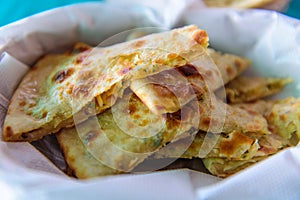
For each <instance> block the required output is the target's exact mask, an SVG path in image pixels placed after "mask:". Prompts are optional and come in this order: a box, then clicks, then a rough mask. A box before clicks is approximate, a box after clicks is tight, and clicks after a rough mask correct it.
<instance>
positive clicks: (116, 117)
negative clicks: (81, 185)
mask: <svg viewBox="0 0 300 200" xmlns="http://www.w3.org/2000/svg"><path fill="white" fill-rule="evenodd" d="M193 104H194V102H190V103H188V104H187V105H186V106H185V107H184V108H182V109H181V111H180V112H181V113H178V114H176V115H175V114H174V115H155V114H153V113H152V112H151V111H150V110H149V109H148V108H147V106H145V105H144V104H143V103H142V102H141V101H140V100H139V99H138V98H137V96H136V95H134V94H133V93H132V92H130V91H129V90H127V91H126V94H124V97H123V98H121V99H119V100H118V101H117V103H116V104H115V105H113V106H112V107H111V108H110V109H108V110H106V111H105V112H103V113H101V114H98V115H97V117H95V118H89V119H88V120H86V121H85V122H83V123H81V124H79V125H78V126H76V127H73V128H66V129H62V130H61V131H59V133H58V142H59V144H60V146H61V147H62V151H63V153H64V156H65V158H66V161H67V163H68V165H69V167H70V168H71V169H73V171H74V172H75V174H81V175H80V177H85V175H82V174H89V175H88V176H90V175H92V174H94V175H95V176H96V175H98V174H99V173H101V174H103V175H105V174H106V173H108V174H111V173H114V172H129V171H131V170H132V169H133V168H134V167H136V166H137V165H138V164H139V163H141V162H142V161H144V160H145V159H146V158H147V157H148V156H150V155H151V154H153V152H156V151H158V150H159V149H161V148H162V147H163V146H164V145H166V144H167V143H168V142H171V141H176V140H178V139H179V138H182V137H187V136H192V135H195V134H196V132H197V131H196V130H197V129H196V128H197V125H198V121H197V115H198V114H199V113H197V112H196V109H195V106H194V105H193ZM178 115H179V116H183V118H180V117H179V118H178ZM71 137H72V138H73V139H70V138H71ZM74 138H76V139H74ZM79 140H80V142H79ZM74 145H75V146H78V149H76V147H74ZM71 146H72V147H71ZM83 151H84V152H85V153H83ZM77 152H78V153H77ZM86 152H88V154H89V155H90V156H91V157H92V158H90V159H87V158H86V157H84V156H83V154H86ZM76 154H78V157H77V158H76V159H77V160H84V162H85V164H82V163H81V162H77V161H76V162H75V161H73V160H72V157H73V155H76ZM94 160H97V161H98V162H99V163H100V164H99V165H97V166H98V168H99V169H98V171H97V173H96V174H95V172H96V171H94V170H91V171H89V169H87V166H88V164H87V163H89V162H91V165H92V166H94V165H95V164H93V163H95V161H94ZM107 168H112V170H107ZM92 169H93V168H92Z"/></svg>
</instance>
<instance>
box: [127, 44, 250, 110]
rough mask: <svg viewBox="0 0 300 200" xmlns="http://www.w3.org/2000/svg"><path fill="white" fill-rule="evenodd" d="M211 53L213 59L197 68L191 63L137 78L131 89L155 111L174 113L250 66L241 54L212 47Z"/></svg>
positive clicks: (209, 54)
mask: <svg viewBox="0 0 300 200" xmlns="http://www.w3.org/2000/svg"><path fill="white" fill-rule="evenodd" d="M207 52H208V55H206V56H209V57H210V58H212V62H210V63H209V62H207V63H206V64H205V65H203V66H201V65H198V66H197V67H195V66H193V65H192V64H188V65H185V66H180V67H178V68H176V69H171V70H168V71H164V73H159V74H155V75H152V76H148V77H146V78H143V79H136V80H133V81H132V82H131V84H130V88H131V89H132V90H133V91H134V93H135V94H136V95H137V96H138V97H139V98H140V99H141V100H142V101H143V102H144V103H145V104H146V105H147V106H148V108H149V109H150V110H151V111H152V112H154V113H157V114H162V113H172V112H176V111H178V110H179V109H180V107H181V106H183V105H185V104H186V103H188V102H189V101H191V100H192V99H193V98H196V96H201V95H202V94H204V93H206V92H209V91H214V90H216V89H218V88H220V87H221V86H223V85H224V84H226V83H228V82H229V81H231V80H232V79H234V78H235V77H237V76H238V75H239V74H241V73H242V72H243V71H244V70H245V69H246V68H247V67H248V66H249V65H250V62H249V60H248V59H246V58H243V57H239V56H237V55H233V54H225V53H221V52H218V51H215V50H214V49H211V48H209V49H208V50H207ZM206 60H209V59H208V58H207V59H206ZM206 87H210V88H208V89H207V88H206Z"/></svg>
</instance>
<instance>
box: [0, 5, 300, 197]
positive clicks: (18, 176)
mask: <svg viewBox="0 0 300 200" xmlns="http://www.w3.org/2000/svg"><path fill="white" fill-rule="evenodd" d="M118 2H119V1H118ZM122 2H126V5H124V4H123V3H116V1H114V2H113V4H106V3H87V4H80V5H73V6H68V7H63V8H59V9H55V10H51V11H48V12H46V13H42V14H39V15H36V16H33V17H30V18H27V19H25V20H22V21H20V22H17V23H15V24H12V25H9V26H6V27H2V28H0V54H2V53H3V52H8V53H9V54H8V53H5V54H3V55H4V56H3V57H2V58H1V60H0V77H1V79H0V83H1V85H0V94H1V95H0V114H1V115H0V122H1V123H0V124H2V123H3V119H4V116H5V113H6V109H7V104H8V100H9V98H10V97H11V95H12V91H13V90H14V89H15V87H16V86H17V85H18V84H19V81H20V78H21V77H22V76H23V75H24V73H25V72H26V71H27V69H28V67H26V65H31V64H32V63H34V62H35V60H36V59H38V58H39V57H40V56H41V55H43V54H45V53H47V52H55V51H63V50H64V49H65V48H67V47H68V46H70V45H71V44H72V43H74V42H75V41H83V42H87V43H90V44H93V45H97V44H99V43H100V42H102V41H103V40H104V39H105V38H107V37H109V36H111V35H114V34H116V33H118V32H121V31H124V30H127V29H131V28H135V27H145V26H163V27H164V28H171V27H172V26H176V25H178V24H191V23H194V24H197V25H198V26H199V27H201V28H204V29H206V30H207V32H208V33H209V36H210V41H211V45H212V46H213V47H215V48H218V49H219V50H223V51H227V52H232V53H237V54H240V55H245V56H248V57H249V58H250V59H251V60H252V61H253V70H252V71H251V72H248V73H252V74H262V75H274V76H287V75H288V76H291V77H292V78H294V82H293V83H292V84H291V85H290V86H288V87H287V88H286V89H285V90H284V91H283V93H282V95H281V96H288V95H294V96H299V94H300V91H299V90H300V87H299V84H300V75H299V66H300V64H299V63H300V61H299V55H300V48H299V46H300V39H299V38H300V28H299V26H300V25H299V24H300V23H299V21H296V20H292V19H289V18H287V17H285V16H281V15H279V14H277V13H275V12H266V11H259V10H251V11H237V10H224V9H222V10H203V9H200V7H201V4H199V2H197V1H192V0H187V1H182V2H180V3H178V2H177V1H176V2H177V3H175V1H171V0H169V1H167V0H166V1H155V0H152V1H145V3H146V4H148V5H147V7H143V5H137V3H138V2H137V1H134V4H133V3H132V4H131V3H130V2H129V1H125V0H124V1H122ZM57 19H60V20H57ZM22 63H25V64H26V65H24V64H22ZM0 132H1V131H0ZM299 155H300V150H299V147H294V148H290V149H288V150H285V151H283V152H282V153H279V154H277V155H275V156H273V157H271V158H270V159H267V160H265V161H263V162H261V163H259V164H258V165H255V166H253V167H251V168H249V169H247V170H243V171H242V172H241V173H239V174H236V175H235V176H232V177H230V178H227V179H225V180H221V179H219V178H216V177H213V176H210V175H208V174H203V173H199V172H195V171H191V170H175V171H165V172H156V173H148V174H139V175H121V176H111V177H100V178H95V179H91V180H86V181H78V180H74V179H70V178H68V177H67V176H65V175H63V174H62V173H61V172H60V171H59V170H58V169H57V168H56V167H55V166H54V165H53V164H52V163H51V162H49V160H47V158H45V157H44V156H43V155H41V154H40V153H39V152H38V151H37V150H36V149H35V148H33V147H32V146H31V145H30V144H28V143H18V144H14V143H9V144H7V143H4V142H0V160H1V162H0V191H5V192H4V193H2V194H1V199H2V198H4V199H30V200H32V199H43V200H47V199H84V198H85V199H151V200H152V199H191V200H192V199H253V198H255V199H300V194H299V191H300V190H299V188H300V164H299V163H300V161H299Z"/></svg>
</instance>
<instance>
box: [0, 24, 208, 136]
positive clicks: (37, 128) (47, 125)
mask: <svg viewBox="0 0 300 200" xmlns="http://www.w3.org/2000/svg"><path fill="white" fill-rule="evenodd" d="M207 46H208V36H207V34H206V32H205V31H204V30H200V29H198V28H197V27H196V26H187V27H183V28H179V29H174V30H171V31H167V32H163V33H156V34H151V35H148V36H145V37H143V38H139V39H136V40H132V41H128V42H125V43H120V44H116V45H113V46H110V47H106V48H98V47H95V48H93V49H84V50H86V51H84V52H79V53H78V54H75V55H67V56H66V55H62V57H63V58H60V59H54V57H55V56H52V55H48V56H45V57H44V58H43V59H41V60H40V61H39V62H38V63H37V64H36V65H35V66H34V67H33V68H32V69H31V70H30V71H29V72H28V73H27V75H26V76H25V77H24V79H23V80H22V82H21V83H20V86H19V88H18V89H17V90H16V92H15V93H14V95H13V97H12V99H11V103H10V105H9V108H8V112H7V115H6V119H5V122H4V129H3V138H4V140H5V141H33V140H37V139H40V138H42V137H43V136H44V135H47V134H50V133H54V132H57V131H58V130H60V129H61V128H63V127H70V126H73V125H74V120H73V116H75V120H76V123H80V122H82V121H84V120H86V119H87V118H88V117H89V116H91V115H95V114H97V113H101V112H103V111H104V110H105V109H106V108H108V107H110V106H111V105H112V104H114V102H115V101H116V99H118V98H119V97H122V94H123V91H124V89H125V88H126V87H127V86H128V85H129V82H130V80H131V79H133V78H143V77H145V76H149V75H152V74H155V73H158V72H160V71H163V70H166V69H169V68H174V67H178V66H182V65H186V64H188V63H189V62H192V61H197V62H199V63H201V62H206V60H202V61H201V59H203V57H201V55H203V54H205V49H206V47H207ZM199 59H200V60H199ZM94 100H95V101H94Z"/></svg>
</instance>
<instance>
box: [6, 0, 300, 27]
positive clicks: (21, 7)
mask: <svg viewBox="0 0 300 200" xmlns="http://www.w3.org/2000/svg"><path fill="white" fill-rule="evenodd" d="M87 1H98V2H99V1H103V0H43V1H36V0H26V1H19V0H1V1H0V26H3V25H6V24H8V23H11V22H14V21H16V20H18V19H22V18H24V17H27V16H30V15H33V14H35V13H38V12H42V11H45V10H48V9H52V8H55V7H59V6H64V5H69V4H73V3H79V2H87ZM299 11H300V0H291V1H290V4H289V6H288V8H287V9H286V10H285V11H284V14H286V15H289V16H291V17H295V18H298V19H300V12H299Z"/></svg>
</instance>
